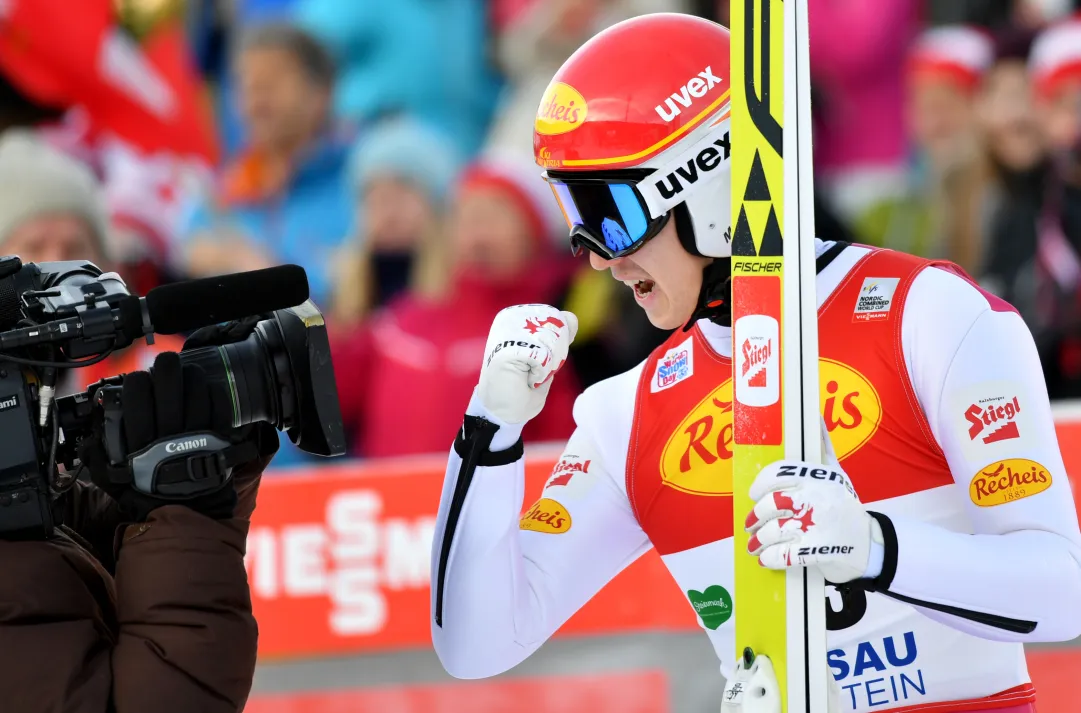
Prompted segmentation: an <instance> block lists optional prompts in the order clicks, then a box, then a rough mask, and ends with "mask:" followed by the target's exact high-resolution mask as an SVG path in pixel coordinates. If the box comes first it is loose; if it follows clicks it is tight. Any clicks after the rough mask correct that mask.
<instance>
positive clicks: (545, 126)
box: [533, 82, 588, 136]
mask: <svg viewBox="0 0 1081 713" xmlns="http://www.w3.org/2000/svg"><path fill="white" fill-rule="evenodd" d="M587 110H588V108H587V107H586V100H585V98H584V97H583V96H582V95H581V94H579V93H578V90H577V89H575V88H574V87H572V86H570V85H569V84H564V83H563V82H552V84H551V85H550V86H549V87H548V90H547V91H545V92H544V96H543V97H542V98H541V103H540V108H538V109H537V120H536V122H535V123H534V125H533V128H534V129H535V130H536V132H537V133H538V134H546V135H549V136H550V135H553V134H565V133H567V132H568V131H573V130H574V129H577V128H578V127H579V126H581V124H582V122H584V121H585V120H586V112H587Z"/></svg>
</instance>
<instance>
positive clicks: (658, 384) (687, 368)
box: [649, 338, 694, 394]
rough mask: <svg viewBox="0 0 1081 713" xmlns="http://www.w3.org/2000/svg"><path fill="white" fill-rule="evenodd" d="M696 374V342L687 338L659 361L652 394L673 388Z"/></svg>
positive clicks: (652, 384) (651, 388) (650, 389)
mask: <svg viewBox="0 0 1081 713" xmlns="http://www.w3.org/2000/svg"><path fill="white" fill-rule="evenodd" d="M693 374H694V342H693V340H692V339H690V338H687V339H685V340H684V341H683V343H681V344H679V345H677V346H675V347H672V348H671V349H669V350H668V351H667V352H665V353H664V356H662V357H661V358H660V359H658V360H657V369H656V372H655V373H654V374H653V382H652V383H651V384H650V386H649V391H650V393H654V394H655V393H657V392H658V391H664V390H665V389H668V388H671V387H673V386H675V385H676V384H678V383H679V382H681V381H683V380H684V379H687V378H689V377H690V376H692V375H693Z"/></svg>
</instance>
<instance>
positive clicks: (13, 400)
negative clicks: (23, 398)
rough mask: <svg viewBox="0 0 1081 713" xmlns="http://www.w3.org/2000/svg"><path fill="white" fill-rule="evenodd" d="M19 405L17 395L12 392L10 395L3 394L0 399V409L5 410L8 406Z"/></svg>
mask: <svg viewBox="0 0 1081 713" xmlns="http://www.w3.org/2000/svg"><path fill="white" fill-rule="evenodd" d="M18 405H19V395H18V394H12V395H11V396H5V397H4V398H2V399H0V411H7V410H8V409H9V408H15V407H16V406H18Z"/></svg>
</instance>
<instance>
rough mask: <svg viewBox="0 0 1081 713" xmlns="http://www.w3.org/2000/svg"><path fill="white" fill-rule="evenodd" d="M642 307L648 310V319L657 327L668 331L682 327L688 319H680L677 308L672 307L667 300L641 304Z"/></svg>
mask: <svg viewBox="0 0 1081 713" xmlns="http://www.w3.org/2000/svg"><path fill="white" fill-rule="evenodd" d="M641 307H642V309H644V310H645V311H646V319H648V320H649V323H650V324H652V325H653V326H654V327H656V328H657V329H663V330H665V331H668V330H670V329H675V328H676V327H682V326H683V324H684V323H685V322H686V321H687V320H685V319H680V316H679V315H678V314H677V313H676V310H674V309H672V305H671V304H670V303H668V302H667V301H660V300H658V304H651V305H641Z"/></svg>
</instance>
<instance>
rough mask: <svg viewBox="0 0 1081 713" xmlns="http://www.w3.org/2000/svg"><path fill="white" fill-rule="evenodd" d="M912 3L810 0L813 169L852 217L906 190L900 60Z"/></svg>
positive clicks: (915, 15) (911, 30)
mask: <svg viewBox="0 0 1081 713" xmlns="http://www.w3.org/2000/svg"><path fill="white" fill-rule="evenodd" d="M921 6H922V3H921V2H919V0H878V2H867V1H866V0H809V7H808V18H809V21H810V41H811V47H810V53H811V79H812V81H813V82H814V83H815V84H816V89H817V94H818V101H817V102H816V104H815V112H816V117H815V118H816V122H817V124H816V127H815V128H816V133H815V137H814V139H815V146H814V157H815V167H816V169H817V171H818V173H819V174H820V175H821V178H820V179H819V180H820V181H821V183H822V188H823V189H824V190H825V191H826V194H827V195H828V196H829V197H830V201H831V202H832V204H833V206H834V208H835V209H836V211H837V212H838V214H839V216H840V217H841V218H842V219H843V220H845V221H849V222H851V221H853V220H854V219H856V218H857V217H858V216H859V215H860V214H861V213H862V211H863V210H864V209H865V208H867V207H868V206H870V205H871V204H873V203H875V202H877V201H880V200H886V199H890V198H896V197H897V196H900V195H902V194H903V192H904V189H905V183H906V182H905V165H904V160H905V142H904V137H905V132H904V83H903V77H904V70H903V66H904V59H905V53H906V51H907V50H908V47H909V45H910V44H911V42H912V39H913V38H914V37H915V35H916V33H917V31H918V30H919V27H920V25H919V11H920V8H921Z"/></svg>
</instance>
